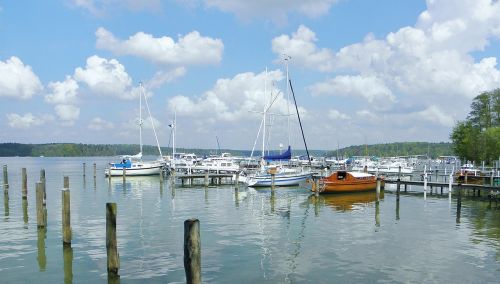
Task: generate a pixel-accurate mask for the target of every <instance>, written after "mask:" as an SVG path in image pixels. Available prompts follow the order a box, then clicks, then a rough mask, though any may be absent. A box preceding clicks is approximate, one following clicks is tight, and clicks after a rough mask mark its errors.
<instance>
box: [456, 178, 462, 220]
mask: <svg viewBox="0 0 500 284" xmlns="http://www.w3.org/2000/svg"><path fill="white" fill-rule="evenodd" d="M457 191H458V196H457V223H460V209H461V208H462V184H461V183H460V182H459V183H458V190H457Z"/></svg>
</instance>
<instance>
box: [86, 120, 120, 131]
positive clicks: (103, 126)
mask: <svg viewBox="0 0 500 284" xmlns="http://www.w3.org/2000/svg"><path fill="white" fill-rule="evenodd" d="M88 128H89V129H92V130H96V131H100V130H109V129H113V128H114V124H113V123H112V122H109V121H106V120H104V119H102V118H100V117H95V118H93V119H92V120H91V121H90V123H89V124H88Z"/></svg>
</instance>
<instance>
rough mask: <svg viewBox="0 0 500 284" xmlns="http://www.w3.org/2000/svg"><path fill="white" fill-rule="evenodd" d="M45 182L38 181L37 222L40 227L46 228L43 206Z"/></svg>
mask: <svg viewBox="0 0 500 284" xmlns="http://www.w3.org/2000/svg"><path fill="white" fill-rule="evenodd" d="M43 207H44V206H43V184H42V183H41V182H37V183H36V224H37V226H38V228H44V227H45V226H46V219H45V216H44V213H45V212H44V208H43Z"/></svg>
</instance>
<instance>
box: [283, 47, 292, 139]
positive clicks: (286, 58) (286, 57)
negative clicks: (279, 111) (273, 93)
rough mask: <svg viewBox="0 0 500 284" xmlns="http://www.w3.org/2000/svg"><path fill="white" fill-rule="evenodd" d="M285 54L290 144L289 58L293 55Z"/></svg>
mask: <svg viewBox="0 0 500 284" xmlns="http://www.w3.org/2000/svg"><path fill="white" fill-rule="evenodd" d="M283 56H285V58H284V60H285V64H286V108H287V117H288V119H287V126H288V145H290V91H289V90H290V88H288V80H289V79H288V60H290V59H292V57H291V56H289V55H287V54H283Z"/></svg>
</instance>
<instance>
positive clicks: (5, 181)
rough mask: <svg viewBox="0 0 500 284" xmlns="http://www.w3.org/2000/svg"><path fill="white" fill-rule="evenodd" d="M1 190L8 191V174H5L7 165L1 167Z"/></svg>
mask: <svg viewBox="0 0 500 284" xmlns="http://www.w3.org/2000/svg"><path fill="white" fill-rule="evenodd" d="M3 190H4V191H6V192H8V191H9V174H8V173H7V165H3Z"/></svg>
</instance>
